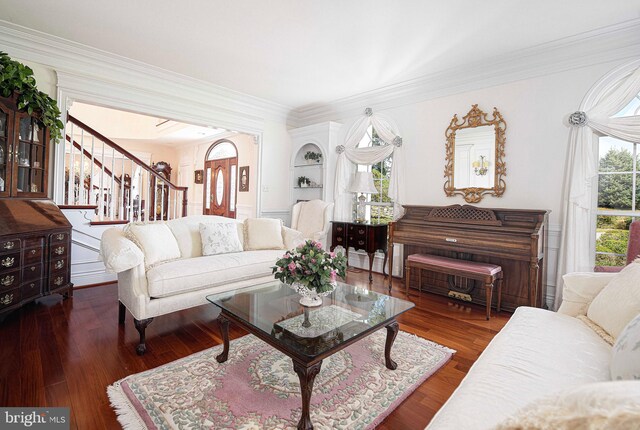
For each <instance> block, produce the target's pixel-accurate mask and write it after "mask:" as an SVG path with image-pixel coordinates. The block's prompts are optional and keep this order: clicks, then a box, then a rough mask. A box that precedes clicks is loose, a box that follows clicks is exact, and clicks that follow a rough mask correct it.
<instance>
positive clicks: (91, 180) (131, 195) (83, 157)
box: [64, 115, 188, 221]
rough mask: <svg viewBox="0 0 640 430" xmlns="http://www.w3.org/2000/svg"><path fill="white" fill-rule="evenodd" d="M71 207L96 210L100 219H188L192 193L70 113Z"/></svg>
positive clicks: (67, 192) (67, 142)
mask: <svg viewBox="0 0 640 430" xmlns="http://www.w3.org/2000/svg"><path fill="white" fill-rule="evenodd" d="M65 131H66V139H65V142H64V144H65V157H64V160H65V164H64V169H65V195H64V204H65V205H68V206H85V205H90V206H96V213H97V216H98V221H155V220H169V219H174V218H179V217H182V216H186V215H187V190H188V187H180V186H177V185H175V184H173V183H172V182H171V181H168V180H167V179H166V178H165V177H164V176H162V175H161V174H160V173H158V172H156V171H155V170H153V169H152V168H151V167H150V166H149V165H148V164H146V163H145V162H144V161H142V160H140V159H139V158H138V157H136V156H135V155H133V154H132V153H130V152H129V151H127V150H126V149H124V148H122V147H121V146H120V145H118V144H117V143H115V142H113V141H112V140H111V139H109V138H107V137H105V136H104V135H102V134H101V133H99V132H98V131H96V130H94V129H93V128H91V127H89V126H88V125H86V124H84V123H83V122H81V121H80V120H78V119H77V118H75V117H73V116H71V115H67V127H66V129H65Z"/></svg>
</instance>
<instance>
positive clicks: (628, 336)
mask: <svg viewBox="0 0 640 430" xmlns="http://www.w3.org/2000/svg"><path fill="white" fill-rule="evenodd" d="M611 379H613V380H620V379H637V380H640V314H638V315H637V316H636V317H635V318H634V319H632V320H631V322H630V323H629V324H628V325H627V326H626V327H625V328H624V330H622V333H620V336H618V340H616V343H615V344H614V345H613V354H612V356H611ZM638 427H640V424H639V425H638Z"/></svg>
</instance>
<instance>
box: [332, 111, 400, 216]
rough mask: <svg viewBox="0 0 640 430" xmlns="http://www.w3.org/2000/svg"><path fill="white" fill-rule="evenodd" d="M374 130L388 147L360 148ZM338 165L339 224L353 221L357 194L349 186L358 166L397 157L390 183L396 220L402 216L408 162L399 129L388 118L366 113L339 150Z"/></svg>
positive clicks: (335, 193)
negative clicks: (367, 135)
mask: <svg viewBox="0 0 640 430" xmlns="http://www.w3.org/2000/svg"><path fill="white" fill-rule="evenodd" d="M370 125H371V126H373V128H374V129H375V131H376V132H377V133H378V136H379V137H380V138H381V139H382V140H383V141H384V142H385V143H386V145H384V146H371V147H367V148H358V147H357V146H358V143H359V142H360V140H361V139H362V137H363V136H364V135H365V134H366V133H367V129H368V128H369V126H370ZM337 151H338V165H337V167H336V180H335V185H334V187H335V189H334V198H335V209H334V217H335V218H336V220H338V221H351V218H352V206H353V193H350V192H349V191H348V188H349V182H350V181H351V176H352V174H353V172H354V167H355V165H354V163H355V164H367V165H370V164H375V163H378V162H380V161H382V160H384V159H385V158H387V157H388V156H389V155H391V154H393V163H392V166H391V178H390V180H389V193H388V195H389V197H390V198H391V199H392V200H393V202H394V208H393V214H394V219H396V218H398V217H399V216H400V215H402V206H401V202H400V200H401V196H400V184H401V183H402V180H403V177H404V168H403V167H404V158H403V152H402V138H401V137H400V136H398V131H397V130H396V128H395V126H394V125H393V124H392V123H391V121H389V120H388V119H386V118H385V117H384V116H381V115H379V114H374V113H373V112H372V111H371V109H367V110H365V115H364V116H363V117H362V118H360V119H358V120H357V121H356V122H355V124H353V126H351V128H350V129H349V132H348V133H347V136H346V138H345V142H344V145H340V146H338V148H337Z"/></svg>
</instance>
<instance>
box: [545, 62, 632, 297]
mask: <svg viewBox="0 0 640 430" xmlns="http://www.w3.org/2000/svg"><path fill="white" fill-rule="evenodd" d="M639 92H640V67H638V68H635V69H633V70H632V71H631V72H630V73H628V74H626V75H625V76H624V77H623V78H622V79H621V80H619V81H617V82H613V83H611V84H610V85H608V86H605V87H603V88H602V89H601V90H600V91H599V94H596V96H595V97H591V99H588V100H586V101H585V102H583V104H582V106H581V107H580V111H578V112H575V113H573V114H572V115H570V117H569V123H570V125H571V126H572V127H571V130H570V132H569V150H568V154H567V155H568V158H567V169H566V176H565V183H564V218H563V222H562V240H561V244H560V255H559V258H558V279H557V282H556V300H555V308H556V309H557V308H558V307H559V306H560V302H561V300H562V287H563V281H562V276H563V275H564V274H566V273H571V272H592V271H593V266H594V260H593V258H592V255H593V253H592V249H591V243H592V242H591V232H592V225H591V223H592V222H593V218H592V216H591V215H592V211H593V210H594V208H595V204H596V202H595V201H594V198H595V196H594V190H593V188H592V187H593V184H594V183H595V178H596V176H597V174H598V151H597V139H596V137H595V135H594V132H597V133H599V134H603V135H607V136H613V137H616V138H619V139H624V140H627V141H630V142H640V116H629V117H623V118H611V116H612V115H615V114H616V113H618V112H619V111H620V110H621V109H622V108H624V107H625V106H626V105H627V104H628V103H629V102H630V101H631V100H632V99H633V98H634V97H635V96H636V95H637V94H638V93H639Z"/></svg>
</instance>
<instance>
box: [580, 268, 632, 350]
mask: <svg viewBox="0 0 640 430" xmlns="http://www.w3.org/2000/svg"><path fill="white" fill-rule="evenodd" d="M639 313H640V263H635V262H634V263H631V264H629V265H627V266H626V267H625V268H624V269H622V271H620V273H617V274H616V275H615V276H614V277H613V278H612V279H611V281H609V283H608V284H607V286H606V287H604V288H603V289H602V291H600V293H599V294H598V295H597V296H596V297H595V298H594V299H593V302H591V305H589V309H588V310H587V316H588V317H589V319H591V320H592V321H593V322H595V323H596V324H598V325H599V326H600V327H602V328H603V329H605V330H606V331H607V333H609V334H610V335H611V336H613V338H614V339H616V338H617V337H618V335H619V334H620V332H621V331H622V329H623V328H625V326H626V325H627V324H629V321H631V320H632V319H633V318H634V317H635V316H636V315H638V314H639Z"/></svg>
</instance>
